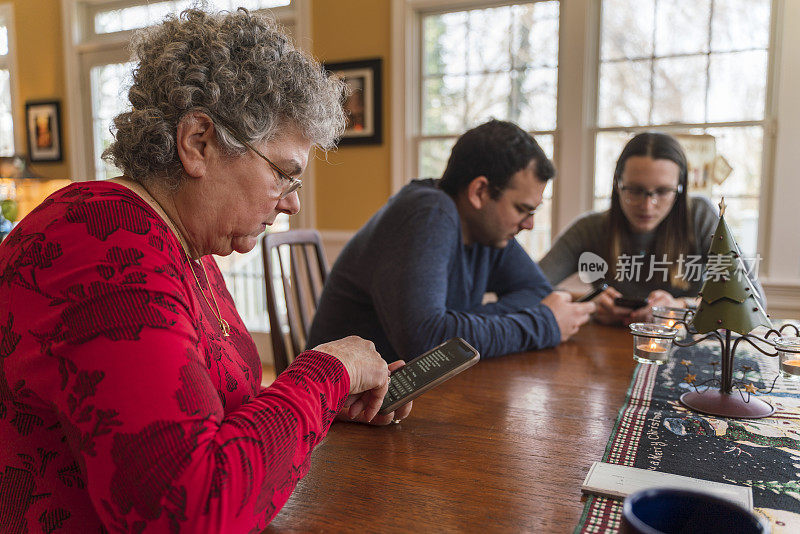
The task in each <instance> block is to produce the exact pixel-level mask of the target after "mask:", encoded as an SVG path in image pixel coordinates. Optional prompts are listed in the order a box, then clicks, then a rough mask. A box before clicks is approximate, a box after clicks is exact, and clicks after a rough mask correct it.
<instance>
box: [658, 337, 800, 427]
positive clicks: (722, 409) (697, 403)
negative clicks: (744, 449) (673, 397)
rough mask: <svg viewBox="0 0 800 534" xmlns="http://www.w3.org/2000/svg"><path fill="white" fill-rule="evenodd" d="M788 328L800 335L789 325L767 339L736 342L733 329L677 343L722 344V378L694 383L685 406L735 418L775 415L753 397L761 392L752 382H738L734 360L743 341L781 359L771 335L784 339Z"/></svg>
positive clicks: (677, 344) (750, 338)
mask: <svg viewBox="0 0 800 534" xmlns="http://www.w3.org/2000/svg"><path fill="white" fill-rule="evenodd" d="M677 323H682V324H683V326H684V327H685V328H687V329H688V328H689V325H688V324H686V323H685V322H684V321H677ZM677 323H676V324H677ZM787 328H793V329H794V331H795V334H796V335H798V336H800V330H798V327H797V326H795V325H793V324H785V325H783V326H782V327H780V329H778V330H775V329H774V328H770V329H769V330H768V331H767V333H766V334H765V335H764V337H759V336H757V335H755V334H752V333H749V334H743V335H740V336H737V337H736V338H735V339H734V338H733V336H732V335H731V331H730V330H728V329H721V330H714V331H712V332H709V333H707V334H705V335H704V336H702V337H699V338H696V339H692V338H689V339H687V340H684V341H681V340H675V341H674V342H673V343H674V344H675V345H676V346H678V347H691V346H693V345H697V344H698V343H700V342H702V341H705V340H706V339H716V340H717V341H719V344H720V363H721V366H720V378H719V379H717V378H716V377H715V378H713V379H712V380H709V381H706V382H704V383H702V384H692V386H693V387H694V391H689V392H686V393H684V394H683V395H681V398H680V401H681V404H683V405H684V406H686V407H687V408H689V409H691V410H694V411H696V412H701V413H705V414H709V415H716V416H720V417H731V418H735V419H760V418H762V417H768V416H770V415H772V414H773V413H774V412H775V408H774V407H773V406H772V405H771V404H769V403H768V402H765V401H763V400H761V399H759V398H758V397H756V396H755V395H753V394H754V393H756V391H758V390H757V389H756V388H755V387H754V386H753V385H752V383H750V384H746V383H745V382H744V381H742V382H735V381H734V379H733V370H734V369H733V359H734V357H735V355H736V348H737V347H738V346H739V343H741V342H743V341H745V342H747V343H749V344H750V345H751V346H753V347H754V348H755V349H756V350H758V351H759V352H761V353H762V354H765V355H767V356H772V357H775V356H778V354H779V351H778V349H777V345H776V343H775V342H774V341H772V340H770V339H769V337H770V336H771V335H776V336H778V337H780V336H782V334H783V331H784V330H785V329H787ZM756 341H758V342H760V343H762V344H764V345H767V346H769V347H771V348H773V349H775V351H774V352H772V351H768V350H765V349H764V348H762V347H761V346H759V345H757V344H756V343H755V342H756ZM715 374H716V373H715ZM779 376H780V375H779ZM777 379H778V377H777V376H776V377H775V381H773V383H772V387H773V388H774V386H775V382H776V381H777ZM714 382H719V387H718V388H716V387H711V386H710V385H709V386H708V387H706V389H700V387H701V386H703V385H706V384H710V383H714ZM771 390H772V389H770V391H771Z"/></svg>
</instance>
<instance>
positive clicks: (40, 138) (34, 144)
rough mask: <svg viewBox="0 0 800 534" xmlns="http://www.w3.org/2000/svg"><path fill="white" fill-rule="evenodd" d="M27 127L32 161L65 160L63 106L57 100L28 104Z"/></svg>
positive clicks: (29, 153)
mask: <svg viewBox="0 0 800 534" xmlns="http://www.w3.org/2000/svg"><path fill="white" fill-rule="evenodd" d="M25 126H26V132H27V135H26V137H27V139H28V157H29V158H30V161H32V162H54V161H61V160H62V159H63V151H62V147H61V145H62V143H61V140H62V137H61V104H60V103H59V102H58V101H57V100H42V101H36V102H26V103H25Z"/></svg>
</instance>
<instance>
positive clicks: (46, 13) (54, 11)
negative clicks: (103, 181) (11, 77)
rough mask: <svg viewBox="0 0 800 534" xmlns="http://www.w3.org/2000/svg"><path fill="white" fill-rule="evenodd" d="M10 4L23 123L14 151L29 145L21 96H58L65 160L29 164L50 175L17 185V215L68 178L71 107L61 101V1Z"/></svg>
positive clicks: (18, 112)
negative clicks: (26, 138)
mask: <svg viewBox="0 0 800 534" xmlns="http://www.w3.org/2000/svg"><path fill="white" fill-rule="evenodd" d="M0 1H7V0H0ZM11 5H12V8H13V10H14V27H15V30H16V34H17V39H16V43H12V46H16V56H17V78H16V80H15V82H16V83H15V84H16V91H17V100H16V102H15V104H16V105H15V107H14V119H15V120H14V123H15V126H17V128H19V129H21V131H19V132H15V136H14V137H15V142H16V151H17V152H18V153H23V152H27V151H28V147H27V144H26V142H25V102H30V101H33V100H58V101H59V102H61V135H62V136H63V137H62V139H61V151H62V153H63V154H64V160H63V161H61V162H58V163H36V164H34V165H33V166H32V167H31V169H32V170H33V171H34V172H35V173H36V174H38V175H39V176H43V177H46V178H56V179H59V178H60V179H61V180H50V181H45V182H34V181H30V180H26V181H25V182H23V183H21V185H19V186H18V187H17V200H18V201H19V203H20V216H22V215H24V214H25V213H27V212H28V211H30V209H32V208H33V207H34V206H35V205H36V204H38V203H39V202H40V201H41V200H42V199H43V198H44V197H45V196H47V195H48V194H50V193H51V192H53V191H55V190H56V189H60V188H61V187H63V186H64V185H66V184H68V183H69V181H68V180H63V179H64V178H69V161H68V160H67V152H66V148H67V146H68V143H69V142H70V139H68V138H67V137H66V136H67V129H66V127H65V125H66V124H67V121H68V120H69V110H68V109H66V107H65V102H66V96H67V95H66V84H65V82H64V56H63V52H62V50H63V48H64V46H63V40H62V37H61V2H58V1H57V0H11Z"/></svg>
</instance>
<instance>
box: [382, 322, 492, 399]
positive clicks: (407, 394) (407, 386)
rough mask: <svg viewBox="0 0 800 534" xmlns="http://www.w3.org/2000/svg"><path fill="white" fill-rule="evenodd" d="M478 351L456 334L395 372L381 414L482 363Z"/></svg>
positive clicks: (390, 380)
mask: <svg viewBox="0 0 800 534" xmlns="http://www.w3.org/2000/svg"><path fill="white" fill-rule="evenodd" d="M480 359H481V356H480V354H478V351H477V350H475V349H474V348H472V346H470V344H469V343H467V342H466V341H464V340H463V339H461V338H460V337H454V338H453V339H450V340H448V341H445V342H444V343H442V344H441V345H439V346H437V347H434V348H432V349H431V350H429V351H428V352H426V353H425V354H422V355H420V356H417V357H416V358H414V359H413V360H411V361H410V362H408V363H407V364H405V365H404V366H403V367H401V368H400V369H398V370H397V371H395V372H393V373H392V376H391V377H390V378H389V391H388V392H386V396H385V397H384V398H383V405H382V406H381V409H380V411H378V413H379V414H386V413H389V412H391V411H393V410H395V409H396V408H399V407H400V406H402V405H403V404H405V403H407V402H408V401H410V400H413V399H416V398H417V397H419V396H420V395H422V394H423V393H425V392H426V391H428V390H429V389H431V388H434V387H436V386H438V385H439V384H441V383H442V382H444V381H445V380H447V379H448V378H452V377H454V376H455V375H457V374H458V373H460V372H461V371H464V370H465V369H468V368H470V367H472V366H473V365H475V364H476V363H478V360H480Z"/></svg>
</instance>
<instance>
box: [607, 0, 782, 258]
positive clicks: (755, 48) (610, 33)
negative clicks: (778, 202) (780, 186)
mask: <svg viewBox="0 0 800 534" xmlns="http://www.w3.org/2000/svg"><path fill="white" fill-rule="evenodd" d="M771 11H772V0H693V1H691V2H689V1H686V0H602V5H601V26H600V50H599V76H598V94H597V102H598V105H597V129H596V137H595V177H594V198H595V201H594V207H595V209H605V208H606V207H607V206H608V202H609V198H610V194H611V187H612V184H611V182H612V178H613V173H614V166H615V164H616V159H617V157H618V156H619V153H620V152H621V150H622V147H623V146H624V145H625V143H626V142H627V140H628V139H629V138H630V137H631V136H632V135H633V133H635V132H638V131H642V130H650V129H657V130H661V131H664V132H666V133H672V134H680V133H692V134H702V133H704V134H710V135H713V136H714V137H715V138H716V152H717V154H719V155H721V156H723V157H724V158H725V159H726V160H727V162H728V163H729V165H730V167H731V168H732V172H731V173H730V175H729V176H728V177H727V179H725V181H724V182H722V183H721V184H716V183H714V184H713V185H711V186H710V189H709V190H710V193H711V196H712V197H713V199H714V201H715V202H716V201H717V200H718V199H719V198H720V197H721V196H724V197H725V203H726V204H727V206H728V208H727V211H726V219H727V221H728V224H729V225H730V226H731V228H732V230H733V232H734V234H735V235H736V238H737V240H738V242H739V245H740V246H741V248H742V250H743V251H744V253H745V254H748V255H753V254H755V253H756V243H757V238H758V212H759V201H760V195H761V184H762V169H763V168H764V164H763V163H764V162H763V160H764V159H765V157H764V154H765V153H766V151H765V148H764V147H765V131H766V130H767V128H768V126H769V124H770V121H771V117H770V116H769V112H768V108H767V94H768V93H767V75H768V70H769V67H768V65H769V62H770V53H771V50H770V21H771Z"/></svg>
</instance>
